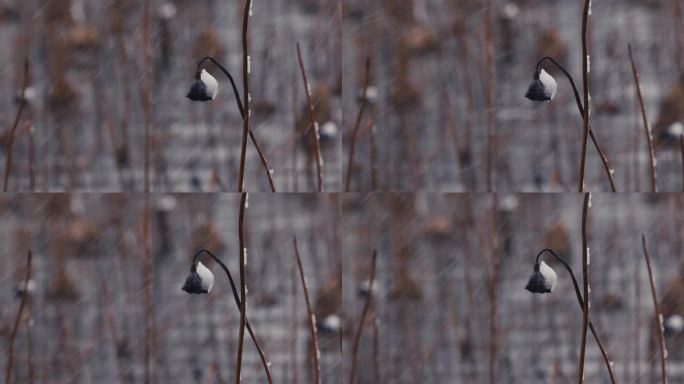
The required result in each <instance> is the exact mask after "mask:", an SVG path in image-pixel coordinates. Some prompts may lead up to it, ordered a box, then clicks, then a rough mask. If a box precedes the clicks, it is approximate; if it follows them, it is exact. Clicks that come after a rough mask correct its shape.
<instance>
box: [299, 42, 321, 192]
mask: <svg viewBox="0 0 684 384" xmlns="http://www.w3.org/2000/svg"><path fill="white" fill-rule="evenodd" d="M297 59H298V60H299V69H300V70H301V71H302V80H303V81H304V93H305V94H306V105H307V107H308V111H309V119H310V120H311V122H310V123H309V124H310V126H309V128H310V129H311V131H312V133H311V136H312V137H313V152H314V153H313V155H314V157H315V160H316V176H317V177H318V192H323V169H322V167H323V164H321V161H322V160H323V158H322V157H321V144H320V141H319V140H320V138H319V136H318V123H316V116H315V115H314V110H313V103H312V101H311V91H310V88H309V80H308V79H307V77H306V71H305V70H304V62H303V61H302V51H301V49H300V48H299V42H297ZM308 131H309V130H308V129H306V130H305V131H304V133H303V135H306V133H307V132H308Z"/></svg>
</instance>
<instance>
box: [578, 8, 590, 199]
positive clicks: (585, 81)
mask: <svg viewBox="0 0 684 384" xmlns="http://www.w3.org/2000/svg"><path fill="white" fill-rule="evenodd" d="M590 6H591V0H585V1H584V10H583V11H582V85H583V87H584V111H583V112H584V114H583V116H582V120H583V122H582V127H583V132H582V150H581V154H580V171H579V172H580V174H579V180H578V183H579V186H578V188H577V189H578V190H579V191H580V192H584V168H585V165H586V162H587V140H588V137H589V113H590V110H591V106H590V105H589V56H588V47H587V25H588V23H589V7H590Z"/></svg>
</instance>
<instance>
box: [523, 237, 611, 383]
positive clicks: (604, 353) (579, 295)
mask: <svg viewBox="0 0 684 384" xmlns="http://www.w3.org/2000/svg"><path fill="white" fill-rule="evenodd" d="M545 252H548V253H550V254H552V255H553V256H554V257H555V258H556V259H557V260H558V261H559V262H560V263H561V264H562V265H563V266H564V267H565V269H566V270H567V271H568V273H569V274H570V278H571V279H572V285H573V286H574V287H575V295H577V301H578V302H579V305H580V308H584V300H583V299H582V293H581V291H580V288H579V284H578V283H577V279H576V278H575V274H574V273H573V272H572V268H570V265H569V264H568V263H567V262H566V261H565V260H564V259H563V258H562V257H560V256H559V255H558V254H557V253H556V252H554V251H553V250H552V249H550V248H544V249H542V250H541V251H540V252H539V253H538V254H537V259H536V263H537V264H539V259H540V258H541V256H542V255H543V254H544V253H545ZM589 329H590V330H591V334H592V335H593V336H594V340H596V344H598V347H599V349H600V350H601V355H602V356H603V360H604V361H605V363H606V367H607V368H608V374H609V375H610V382H611V383H613V384H615V383H616V381H615V374H614V373H613V366H612V364H611V361H610V358H609V357H608V352H607V351H606V348H605V347H604V346H603V343H602V342H601V339H600V338H599V336H598V333H597V332H596V328H594V323H593V322H592V321H591V319H589Z"/></svg>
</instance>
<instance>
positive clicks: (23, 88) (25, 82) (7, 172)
mask: <svg viewBox="0 0 684 384" xmlns="http://www.w3.org/2000/svg"><path fill="white" fill-rule="evenodd" d="M28 77H29V61H28V58H25V59H24V77H23V80H22V82H21V94H20V96H19V107H18V108H17V114H16V115H15V116H14V123H13V124H12V129H11V130H10V135H9V143H8V144H7V160H6V161H5V182H4V184H3V186H2V191H3V192H7V187H8V185H9V175H10V171H11V169H12V147H13V146H14V134H15V133H16V132H17V127H18V126H19V119H20V118H21V112H22V111H23V110H24V104H26V100H24V96H25V94H26V87H28ZM29 134H30V133H29Z"/></svg>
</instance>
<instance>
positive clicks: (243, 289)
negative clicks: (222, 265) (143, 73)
mask: <svg viewBox="0 0 684 384" xmlns="http://www.w3.org/2000/svg"><path fill="white" fill-rule="evenodd" d="M249 1H250V0H247V2H248V3H249ZM246 115H247V114H245V116H246ZM245 138H246V136H245ZM246 203H247V193H246V192H242V193H241V194H240V217H239V219H238V241H239V245H240V332H239V334H238V350H237V365H236V367H237V368H236V369H235V384H239V383H240V381H241V379H242V377H241V370H242V347H243V346H244V343H245V323H246V322H247V283H246V280H245V266H246V262H247V255H246V254H245V251H246V249H245V232H244V223H245V208H246Z"/></svg>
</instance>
